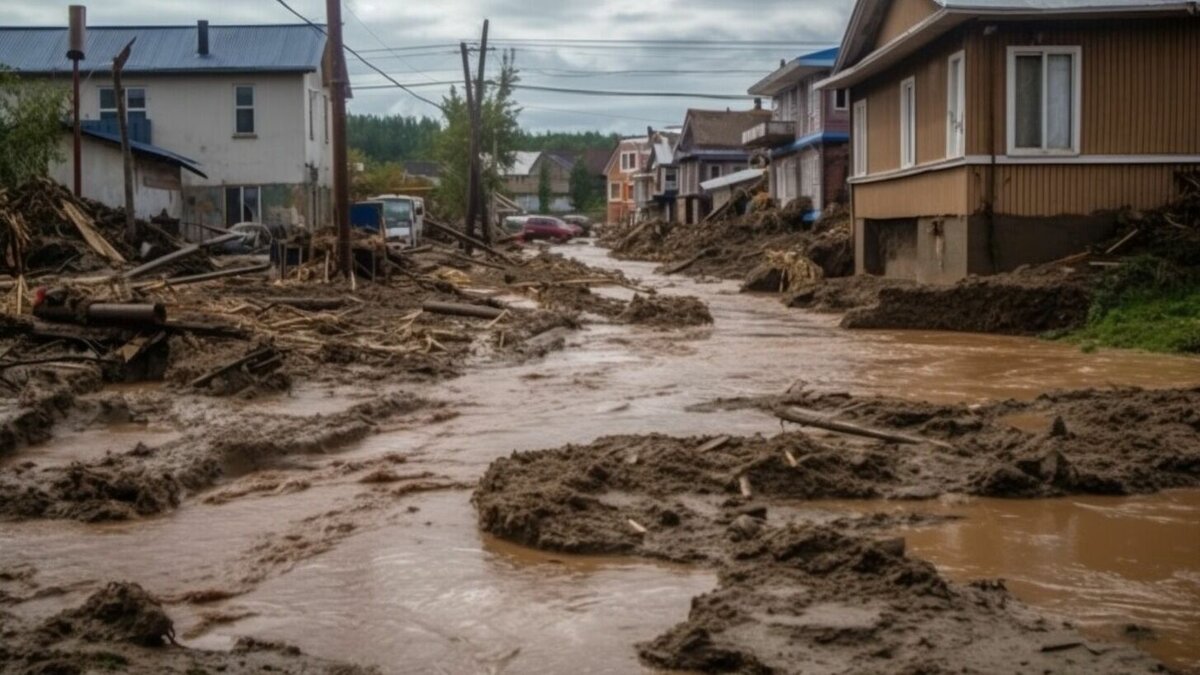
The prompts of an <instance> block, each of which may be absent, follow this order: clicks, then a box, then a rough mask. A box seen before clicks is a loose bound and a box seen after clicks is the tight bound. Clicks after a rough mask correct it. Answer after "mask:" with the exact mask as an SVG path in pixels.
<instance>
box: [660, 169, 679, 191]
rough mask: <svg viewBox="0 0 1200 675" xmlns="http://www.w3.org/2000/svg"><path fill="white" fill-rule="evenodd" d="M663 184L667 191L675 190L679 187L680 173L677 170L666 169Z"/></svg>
mask: <svg viewBox="0 0 1200 675" xmlns="http://www.w3.org/2000/svg"><path fill="white" fill-rule="evenodd" d="M663 184H664V185H665V188H664V189H666V190H675V189H677V188H678V187H679V172H678V171H677V170H676V169H666V170H665V172H664V178H663Z"/></svg>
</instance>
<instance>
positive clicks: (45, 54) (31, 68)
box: [0, 24, 325, 74]
mask: <svg viewBox="0 0 1200 675" xmlns="http://www.w3.org/2000/svg"><path fill="white" fill-rule="evenodd" d="M133 38H137V42H135V43H134V44H133V50H132V51H131V53H130V56H129V61H128V63H126V65H125V72H127V73H141V74H149V73H188V72H212V73H225V72H230V73H240V72H274V73H286V72H312V71H315V70H317V68H318V67H319V66H320V65H321V57H322V55H323V53H324V51H325V36H324V35H323V34H321V33H320V32H318V31H317V30H316V29H315V28H313V27H312V26H309V25H306V24H284V25H262V26H209V29H208V45H209V48H208V54H207V55H206V56H200V55H199V54H198V53H197V52H196V49H197V27H196V26H89V27H88V30H87V46H86V49H85V51H84V54H85V58H84V59H83V60H82V61H80V62H79V65H80V68H81V69H82V70H84V71H85V72H94V73H107V72H109V71H110V70H111V68H112V60H113V57H114V56H116V55H117V53H118V52H120V51H121V49H122V48H124V47H125V45H126V44H127V43H128V42H129V41H130V40H132V39H133ZM0 64H3V65H5V66H8V67H9V68H11V69H13V70H18V71H22V72H26V73H37V74H46V73H64V72H65V73H69V72H71V62H70V61H69V60H68V59H67V29H66V28H0Z"/></svg>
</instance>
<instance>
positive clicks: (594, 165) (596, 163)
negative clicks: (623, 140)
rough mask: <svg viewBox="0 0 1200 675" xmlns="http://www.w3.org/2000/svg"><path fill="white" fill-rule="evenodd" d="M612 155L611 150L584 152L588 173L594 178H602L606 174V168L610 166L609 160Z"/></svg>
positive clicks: (589, 150) (599, 149) (592, 149)
mask: <svg viewBox="0 0 1200 675" xmlns="http://www.w3.org/2000/svg"><path fill="white" fill-rule="evenodd" d="M611 154H612V151H611V150H605V149H603V148H588V149H587V150H584V151H583V165H584V166H586V167H587V170H588V173H590V174H592V175H593V176H600V175H602V174H603V173H604V167H605V165H607V164H608V158H609V156H610V155H611Z"/></svg>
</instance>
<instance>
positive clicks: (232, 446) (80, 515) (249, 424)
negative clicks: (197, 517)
mask: <svg viewBox="0 0 1200 675" xmlns="http://www.w3.org/2000/svg"><path fill="white" fill-rule="evenodd" d="M429 405H430V403H429V402H428V401H425V400H423V399H420V398H416V397H413V396H409V395H404V394H394V395H390V396H385V397H382V398H380V399H377V400H374V401H370V402H367V403H362V404H359V405H356V406H353V407H351V408H349V409H347V410H345V411H343V412H340V413H336V414H331V415H314V416H309V417H294V416H273V417H265V418H256V417H254V416H252V415H250V416H245V417H241V418H235V419H234V420H232V421H227V422H224V423H213V424H209V425H207V426H206V428H204V429H203V430H201V431H199V432H196V433H194V434H189V435H187V436H185V437H183V438H181V439H179V440H176V441H172V442H169V443H167V444H165V445H163V446H160V447H149V446H146V445H142V444H138V445H137V447H135V448H134V449H132V450H129V451H127V452H124V453H109V454H107V455H105V456H104V457H103V458H101V459H98V460H94V461H90V462H86V463H82V462H75V463H72V464H70V465H67V466H48V467H44V468H38V467H36V466H17V467H14V468H13V470H11V471H7V472H4V473H2V474H0V519H5V518H7V519H22V518H70V519H75V520H82V521H93V522H94V521H105V520H125V519H129V518H135V517H138V516H147V515H153V514H157V513H162V512H164V511H168V510H170V509H173V508H175V507H176V506H178V505H179V503H180V501H181V500H182V499H183V498H184V497H185V496H186V495H189V494H194V493H196V492H199V491H202V490H204V489H206V488H209V487H211V486H212V485H214V484H215V483H217V482H218V481H219V480H220V479H221V478H222V477H229V476H238V475H241V474H245V473H249V472H251V471H258V470H262V469H265V468H270V467H272V466H275V465H277V464H278V463H279V462H281V461H282V460H283V459H284V458H286V457H288V456H294V455H303V454H311V453H317V452H330V451H334V450H338V449H341V448H345V447H346V446H348V445H350V444H353V443H355V442H357V441H359V440H361V439H363V438H365V437H366V436H367V435H368V434H371V433H373V432H374V431H375V430H376V429H377V428H378V425H379V424H381V423H383V422H386V421H389V420H392V419H395V418H397V417H400V416H402V415H405V414H410V413H413V412H416V411H417V410H420V409H422V408H424V407H426V406H429Z"/></svg>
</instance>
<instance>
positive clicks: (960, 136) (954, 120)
mask: <svg viewBox="0 0 1200 675" xmlns="http://www.w3.org/2000/svg"><path fill="white" fill-rule="evenodd" d="M946 73H947V78H948V80H947V82H946V157H962V156H963V154H964V152H965V150H966V138H967V118H966V108H967V95H966V73H965V70H964V69H963V53H962V52H958V53H957V54H954V55H953V56H951V57H950V61H949V63H948V64H947V68H946Z"/></svg>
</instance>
